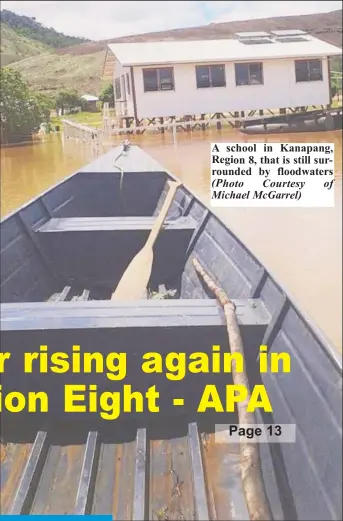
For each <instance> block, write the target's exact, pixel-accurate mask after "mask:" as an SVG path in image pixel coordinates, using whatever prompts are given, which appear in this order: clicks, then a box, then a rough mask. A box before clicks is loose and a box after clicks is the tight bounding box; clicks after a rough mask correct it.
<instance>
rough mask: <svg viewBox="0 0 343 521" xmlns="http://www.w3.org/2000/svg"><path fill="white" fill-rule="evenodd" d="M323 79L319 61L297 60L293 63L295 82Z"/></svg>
mask: <svg viewBox="0 0 343 521" xmlns="http://www.w3.org/2000/svg"><path fill="white" fill-rule="evenodd" d="M322 79H323V71H322V62H321V60H297V61H296V62H295V81H296V82H297V83H299V82H302V81H321V80H322Z"/></svg>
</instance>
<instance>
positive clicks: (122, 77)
mask: <svg viewBox="0 0 343 521" xmlns="http://www.w3.org/2000/svg"><path fill="white" fill-rule="evenodd" d="M121 82H122V89H123V99H124V101H126V86H125V76H121Z"/></svg>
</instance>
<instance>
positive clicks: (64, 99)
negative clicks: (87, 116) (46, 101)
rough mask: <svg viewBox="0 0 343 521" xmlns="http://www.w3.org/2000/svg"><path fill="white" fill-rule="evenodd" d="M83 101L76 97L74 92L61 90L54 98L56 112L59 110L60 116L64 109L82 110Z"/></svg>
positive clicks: (76, 94)
mask: <svg viewBox="0 0 343 521" xmlns="http://www.w3.org/2000/svg"><path fill="white" fill-rule="evenodd" d="M85 105H86V103H85V101H84V100H83V99H82V98H81V97H80V96H79V95H78V93H77V91H76V90H61V91H60V92H59V93H58V94H57V96H56V98H55V107H56V111H59V110H61V113H62V116H63V115H64V111H65V110H66V109H68V110H73V109H75V108H78V107H81V108H83V107H84V106H85Z"/></svg>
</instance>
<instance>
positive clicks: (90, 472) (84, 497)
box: [74, 431, 99, 516]
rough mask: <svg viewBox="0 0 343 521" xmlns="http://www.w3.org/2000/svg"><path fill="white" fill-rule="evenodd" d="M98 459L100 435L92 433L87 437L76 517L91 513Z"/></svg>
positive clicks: (76, 502) (95, 432)
mask: <svg viewBox="0 0 343 521" xmlns="http://www.w3.org/2000/svg"><path fill="white" fill-rule="evenodd" d="M98 458H99V434H98V432H97V431H91V432H89V433H88V437H87V444H86V450H85V455H84V458H83V464H82V470H81V476H80V481H79V486H78V489H77V495H76V501H75V510H74V515H80V516H84V515H86V514H90V513H91V506H92V498H93V493H94V485H95V478H96V472H97V465H98Z"/></svg>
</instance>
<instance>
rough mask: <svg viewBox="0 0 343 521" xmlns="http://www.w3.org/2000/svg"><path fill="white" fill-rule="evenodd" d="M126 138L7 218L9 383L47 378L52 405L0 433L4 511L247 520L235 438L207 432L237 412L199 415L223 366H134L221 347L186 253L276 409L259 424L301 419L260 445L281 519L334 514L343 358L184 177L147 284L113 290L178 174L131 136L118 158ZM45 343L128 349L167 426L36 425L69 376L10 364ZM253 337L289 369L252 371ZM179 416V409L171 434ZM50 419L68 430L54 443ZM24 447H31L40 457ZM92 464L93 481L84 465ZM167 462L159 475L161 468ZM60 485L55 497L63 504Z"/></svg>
mask: <svg viewBox="0 0 343 521" xmlns="http://www.w3.org/2000/svg"><path fill="white" fill-rule="evenodd" d="M120 152H121V148H120V147H118V148H116V149H114V150H111V151H110V152H109V153H107V154H105V155H104V156H102V157H101V158H98V159H97V160H95V161H94V162H93V163H91V164H89V165H87V166H86V167H84V168H83V169H80V170H79V171H78V172H76V173H75V174H73V175H72V176H71V177H69V178H67V179H66V180H65V181H63V182H62V183H60V184H58V185H56V186H55V187H53V188H52V189H50V190H49V191H47V192H46V193H44V194H42V195H41V196H39V197H38V198H37V199H35V200H34V201H31V202H30V203H29V204H27V205H25V206H24V207H22V208H21V209H19V210H18V211H16V212H14V213H13V214H11V215H10V216H9V217H7V218H5V219H4V220H3V221H2V222H1V304H2V305H1V343H2V350H3V351H5V350H9V351H10V352H11V353H12V359H11V365H9V366H8V367H9V370H8V372H5V373H4V374H3V375H2V382H3V387H5V386H6V391H7V392H10V391H21V392H25V391H27V389H28V388H30V390H35V389H37V390H46V391H47V392H49V394H50V396H51V403H49V415H47V414H45V415H44V414H43V415H42V416H41V417H40V416H39V415H38V416H37V417H39V418H40V419H39V422H40V424H39V431H38V434H37V425H36V426H33V421H32V418H31V419H30V421H29V423H30V425H31V426H32V432H34V433H35V434H34V435H33V434H32V436H33V437H32V438H30V436H29V435H27V437H26V439H24V438H25V436H24V434H23V429H22V427H20V422H19V424H18V423H17V422H13V419H11V421H10V422H8V423H10V424H11V425H15V428H8V430H9V433H8V434H6V433H5V434H3V441H4V448H3V446H2V461H3V464H2V466H1V467H2V468H1V477H2V478H3V479H2V481H3V483H4V486H2V497H3V498H4V505H5V509H4V510H5V511H8V512H11V513H29V512H30V513H90V512H91V513H112V512H113V516H114V519H158V520H163V519H199V520H200V519H241V520H243V519H248V517H247V511H246V505H245V502H244V497H243V495H242V488H241V482H240V477H239V471H238V467H239V454H238V449H237V447H236V446H235V445H231V448H230V446H229V445H228V444H224V445H222V444H217V443H214V441H213V440H214V438H213V427H214V422H215V423H216V424H218V423H221V424H227V423H237V417H236V415H235V413H230V412H229V413H228V412H223V413H217V415H216V416H215V420H214V419H213V417H211V415H209V416H208V417H209V418H210V420H209V424H210V425H211V429H212V430H211V434H210V435H208V434H206V432H207V431H208V428H207V427H206V425H205V424H206V422H207V420H204V415H201V414H200V415H199V414H198V413H196V411H197V407H198V404H199V397H201V394H202V390H203V389H204V386H205V385H208V384H214V385H216V386H217V389H218V392H219V394H220V395H221V396H222V395H223V394H224V395H225V388H226V385H228V384H231V383H232V376H231V374H230V373H226V374H224V373H221V374H213V373H212V374H207V375H206V374H202V375H200V374H187V375H186V376H185V378H183V379H181V380H178V381H175V380H168V379H166V378H165V376H164V375H160V374H157V375H156V374H144V375H143V374H142V373H140V372H139V369H140V368H139V367H138V366H139V364H138V363H137V357H138V356H140V355H142V354H144V353H145V352H149V351H157V352H160V353H161V354H163V356H166V354H167V353H169V352H173V351H177V352H184V353H186V354H190V353H192V352H194V351H196V352H205V353H208V354H209V356H210V354H211V352H212V346H213V345H219V346H221V348H222V351H225V350H227V349H228V338H227V330H226V325H225V317H224V314H223V312H222V309H221V307H220V306H219V304H218V303H217V301H216V299H215V298H214V296H213V295H212V294H211V293H210V292H209V291H208V289H207V288H206V287H205V286H204V284H203V282H202V280H201V279H200V278H199V276H198V275H197V273H196V271H195V269H194V266H193V264H192V259H193V257H195V258H197V259H198V260H199V262H201V264H202V266H203V267H204V268H205V269H206V271H207V272H208V273H209V274H210V275H211V276H212V277H213V278H214V279H215V280H216V281H217V282H218V284H219V285H220V286H221V287H222V288H223V289H224V290H225V291H226V293H227V295H228V296H229V298H230V299H232V300H233V302H234V303H235V305H236V311H237V317H238V323H239V326H240V329H241V334H242V340H243V344H244V350H245V366H246V369H247V372H248V377H249V382H250V386H251V387H252V388H253V387H254V386H255V385H258V384H263V385H264V386H265V388H266V390H267V393H268V396H269V399H270V401H271V403H272V406H273V412H272V413H266V412H264V411H263V410H262V412H258V413H257V417H258V420H259V421H258V422H257V423H267V424H271V423H273V424H274V423H276V424H289V423H290V424H296V428H297V439H296V443H292V444H290V443H283V444H278V443H275V444H271V445H269V446H266V445H264V444H261V452H262V454H263V456H262V461H263V469H264V475H265V480H266V487H267V492H268V497H269V499H270V502H271V507H272V510H273V516H274V519H280V520H283V519H284V520H286V519H299V520H310V519H311V520H314V519H318V520H319V519H335V520H336V519H337V520H338V519H340V516H341V515H342V505H341V486H340V484H341V480H342V478H341V466H340V461H341V396H342V395H341V392H342V388H341V365H340V362H339V359H338V357H337V356H336V355H335V353H334V351H333V349H332V348H331V346H330V345H329V343H328V342H327V341H326V340H325V338H324V337H323V336H322V334H321V333H320V332H319V331H318V330H317V329H316V328H315V326H313V325H312V324H311V323H310V322H309V320H308V319H307V318H306V317H304V315H303V314H302V313H301V312H300V311H299V309H298V308H297V307H296V306H295V305H294V304H293V302H292V301H291V300H290V299H289V297H288V296H287V294H286V293H285V291H284V290H283V289H282V287H281V286H280V285H279V284H278V283H277V282H276V281H275V280H274V278H273V277H272V276H271V275H270V274H269V272H268V271H267V269H266V268H265V267H264V266H263V265H262V264H261V263H260V262H259V261H258V260H257V259H256V258H255V257H254V256H253V255H252V253H251V252H250V251H249V250H248V249H247V248H246V247H245V246H244V245H243V244H242V243H241V241H240V240H239V239H238V238H237V237H236V236H235V235H234V234H233V233H232V232H231V231H230V230H229V229H228V228H227V227H226V226H225V225H224V224H223V223H222V222H221V220H220V219H219V218H218V217H216V216H215V215H214V214H213V213H212V212H211V211H210V210H209V209H208V208H207V207H206V206H205V205H204V204H202V203H201V202H200V201H199V200H198V199H197V198H196V197H195V196H194V195H193V194H192V192H191V191H190V190H188V189H187V188H186V187H185V186H183V185H182V186H181V187H180V188H179V189H178V191H177V193H176V196H175V198H174V201H173V204H172V206H171V208H170V210H169V213H168V216H167V219H166V221H165V224H164V226H163V229H162V230H161V233H160V235H159V236H158V239H157V241H156V245H155V248H154V262H153V268H152V274H151V278H150V282H149V288H148V290H149V291H148V294H147V298H146V299H144V300H140V301H137V302H120V301H111V300H110V299H111V294H112V292H113V291H114V290H115V288H116V286H117V284H118V282H119V280H120V278H121V276H122V275H123V273H124V271H125V269H126V267H127V265H128V264H129V262H130V261H131V260H132V259H133V257H134V256H135V254H136V253H138V251H139V250H140V249H141V248H142V247H143V246H144V244H145V241H146V239H147V238H148V235H149V232H150V230H151V228H152V226H153V222H154V220H155V219H156V217H157V215H158V213H159V209H160V208H161V206H162V204H163V201H164V198H165V197H166V193H167V190H168V188H167V186H168V185H167V181H168V180H170V179H175V178H174V177H173V175H172V174H171V173H169V172H168V171H167V170H166V169H164V168H163V167H162V166H161V165H159V164H158V163H157V162H156V161H154V160H153V159H152V158H150V157H149V156H148V155H147V154H146V153H145V152H143V151H142V150H141V149H140V148H139V147H135V146H131V147H130V149H129V150H128V152H126V153H124V154H122V155H121V157H120V158H119V159H117V157H118V155H119V154H120ZM117 165H119V166H120V168H118V167H117ZM40 345H48V346H49V349H51V351H58V350H62V351H64V352H66V353H70V352H71V348H72V346H73V345H80V346H81V349H82V350H83V351H85V352H92V351H94V350H97V351H100V352H102V353H104V354H106V353H110V352H111V351H118V352H119V351H125V352H126V353H127V357H128V364H127V365H128V373H127V377H126V378H127V381H128V382H130V383H131V382H134V388H135V390H140V391H142V392H145V391H146V389H147V388H148V387H149V386H151V385H156V386H157V388H158V389H159V391H160V395H161V398H160V400H161V401H160V404H161V410H162V411H163V414H164V415H165V417H166V419H165V424H164V425H161V420H159V421H157V425H156V421H155V420H154V419H152V420H151V421H152V425H153V426H152V427H151V429H152V430H151V431H149V429H150V427H147V424H145V423H144V421H145V420H144V421H143V420H141V419H140V418H141V416H139V415H138V416H139V419H138V418H135V419H134V421H135V422H138V423H139V422H142V421H143V423H142V424H141V425H140V426H139V427H137V426H135V427H134V428H133V430H132V433H133V434H132V439H128V438H125V436H127V434H126V435H125V436H124V435H123V434H120V428H119V427H118V428H117V427H116V428H115V429H114V428H113V426H112V432H111V435H109V433H108V431H110V430H111V427H106V428H105V431H104V434H99V433H100V432H102V430H101V429H103V428H102V427H101V428H100V427H97V428H93V427H92V428H90V427H87V429H86V430H83V431H82V435H80V433H78V434H75V436H74V434H73V428H74V427H70V426H69V427H68V428H67V429H65V430H64V431H63V433H64V434H63V435H62V434H61V433H62V430H61V429H62V428H60V427H59V428H58V429H57V428H56V430H55V429H53V431H51V430H50V433H49V432H48V431H47V430H44V428H43V427H42V425H46V424H47V422H48V423H49V422H52V421H57V420H59V419H61V421H62V420H63V421H65V414H64V413H63V392H62V389H63V387H64V385H65V384H66V383H70V382H71V376H70V375H56V374H49V375H48V377H47V375H46V374H41V373H39V374H35V375H34V379H33V378H32V375H24V376H23V377H20V378H18V376H17V375H18V367H19V366H20V364H21V363H22V362H21V357H22V356H23V353H24V352H25V351H37V348H38V346H40ZM261 345H267V346H268V350H269V352H270V353H271V352H273V353H284V352H285V353H288V354H289V355H290V357H291V364H292V366H291V372H290V373H288V374H285V373H282V372H279V373H276V374H269V373H265V374H260V372H259V369H258V355H259V349H260V346H261ZM72 380H73V382H75V383H85V384H97V385H98V390H99V392H100V391H102V390H105V389H106V388H108V385H109V381H108V380H107V379H106V378H105V376H104V375H103V374H101V375H100V374H98V375H94V374H93V375H82V378H81V376H80V375H76V374H74V375H73V376H72ZM28 382H29V383H28ZM32 384H33V385H32ZM110 384H111V389H112V390H116V389H118V390H119V389H120V388H121V387H122V382H120V381H117V382H110ZM52 390H53V392H52ZM180 396H184V397H187V400H186V402H187V403H186V405H185V406H184V408H183V412H182V414H181V413H177V412H175V411H176V409H177V408H175V407H173V404H172V400H171V397H180ZM1 414H2V416H4V415H5V413H4V412H2V413H1ZM176 414H179V415H180V417H185V415H186V416H187V420H183V421H182V422H181V423H180V431H179V432H178V433H174V434H173V433H172V431H175V429H177V426H176V423H175V420H174V416H175V415H176ZM77 416H78V415H77V414H76V415H75V417H77ZM90 416H91V419H90V421H93V420H94V414H93V415H90ZM133 416H134V415H133ZM151 416H153V414H151V415H150V417H151ZM200 416H202V417H201V418H200ZM5 417H6V415H5ZM35 417H36V415H35ZM69 418H70V420H72V419H74V416H73V414H70V415H69ZM206 418H207V417H206ZM83 421H84V419H83ZM149 421H150V420H149ZM154 422H155V424H154ZM163 422H164V420H163ZM163 422H162V423H163ZM109 423H110V424H111V423H112V424H113V422H109ZM138 423H137V425H138ZM135 425H136V424H135ZM201 425H205V427H204V432H203V431H202V427H201ZM35 429H36V430H35ZM147 429H148V430H147ZM154 429H155V430H156V429H157V430H158V433H157V434H156V433H155V434H154V433H153V432H155V431H154ZM162 430H164V434H163V433H162V434H161V432H162ZM114 431H115V432H114ZM47 432H48V434H47ZM78 432H79V431H78ZM58 433H60V436H62V438H63V437H64V438H68V436H69V438H68V440H67V441H61V437H60V438H58ZM73 436H74V437H75V439H74V438H73ZM80 436H81V438H82V439H81V441H80ZM109 436H110V437H111V436H112V438H111V440H112V441H108V439H109ZM113 436H115V437H116V439H115V440H114V438H113ZM206 436H210V438H209V439H210V441H209V442H206V439H207V438H206ZM211 436H212V438H211ZM100 438H101V439H100ZM56 440H57V441H56ZM99 440H100V441H99ZM156 440H164V441H156ZM206 443H207V445H206ZM32 447H35V450H36V453H35V454H37V451H38V456H37V460H35V461H36V466H35V467H34V469H36V470H32V457H33V456H34V454H33V452H32ZM70 447H71V448H70ZM30 451H31V452H30ZM95 454H97V455H96V457H95V456H94V455H95ZM201 454H202V456H201ZM32 455H33V456H32ZM94 458H95V459H94ZM67 460H68V461H67ZM95 460H96V469H97V470H95V471H94V461H95ZM114 460H115V461H116V464H115V465H113V466H112V467H111V468H110V464H109V462H110V461H114ZM66 461H67V463H66ZM124 461H125V462H126V464H125V465H124V463H123V462H124ZM14 462H16V463H14ZM28 462H30V465H31V467H30V465H29V464H28ZM63 462H64V463H63ZM25 465H26V466H25ZM63 465H64V466H63ZM87 465H90V472H88V476H89V475H90V476H91V477H92V480H93V481H92V483H91V482H90V481H89V480H88V481H87V479H88V478H87V479H86V478H85V476H86V475H87V473H86V472H85V469H86V468H87ZM169 467H170V469H171V470H170V473H168V472H169V471H168V472H167V471H166V469H167V468H169ZM30 468H31V470H30ZM99 469H100V470H99ZM101 469H102V470H101ZM104 469H105V470H104ZM149 469H150V470H149ZM173 469H178V470H177V471H175V470H173ZM88 470H89V469H88ZM30 472H31V474H30ZM25 473H26V474H25ZM163 473H166V474H165V479H164V480H162V479H160V478H159V476H161V475H162V474H163ZM119 475H120V476H121V478H120V480H118V479H117V478H118V476H119ZM28 476H29V477H28ZM58 476H59V477H58ZM80 476H81V477H80ZM57 478H58V479H57ZM25 479H26V482H25ZM23 480H24V481H23ZM27 480H29V481H27ZM85 480H86V481H85ZM131 481H132V482H131ZM181 482H182V483H183V491H182V493H181V494H178V492H177V490H178V487H179V486H181V485H180V483H181ZM25 483H26V484H25ZM27 483H29V484H27ZM49 483H50V485H49ZM51 483H53V485H51ZM114 483H116V485H114ZM75 484H78V488H77V490H76V488H75V487H76V485H75ZM17 486H18V487H19V489H20V491H21V492H20V493H21V496H18V494H16V493H15V489H16V488H17ZM48 486H50V489H49V490H48V488H46V487H48ZM20 487H22V488H20ZM23 487H24V489H23ZM25 487H26V489H25ZM111 487H112V488H111ZM113 487H114V488H113ZM148 489H149V490H148ZM23 490H24V491H23ZM113 490H114V492H113ZM175 490H176V492H175ZM113 494H114V496H113ZM129 495H130V497H129ZM61 497H62V498H63V505H61V503H60V502H59V503H58V502H57V500H58V498H61ZM114 497H115V498H116V499H113V498H114ZM47 498H48V499H47ZM152 498H156V500H155V499H154V500H153V499H152ZM166 498H167V499H166ZM166 505H168V506H166ZM62 510H63V512H62ZM167 511H168V512H169V513H168V512H167ZM140 516H141V517H140ZM144 516H145V517H144ZM163 516H164V517H163ZM167 516H169V517H167ZM177 516H179V517H177ZM180 516H183V517H180Z"/></svg>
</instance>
